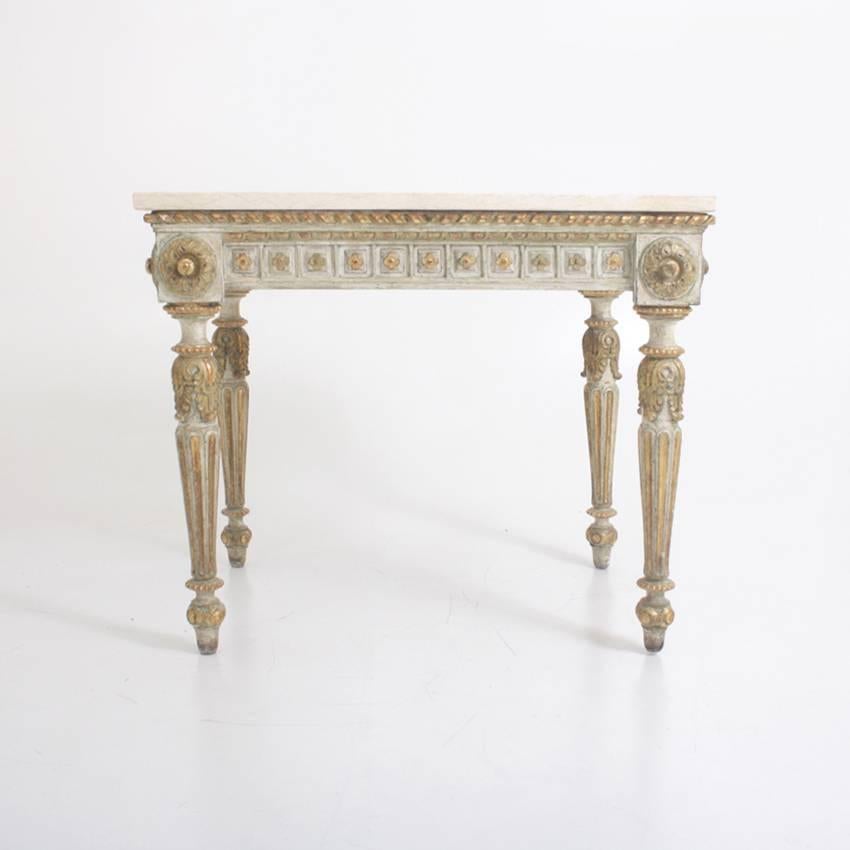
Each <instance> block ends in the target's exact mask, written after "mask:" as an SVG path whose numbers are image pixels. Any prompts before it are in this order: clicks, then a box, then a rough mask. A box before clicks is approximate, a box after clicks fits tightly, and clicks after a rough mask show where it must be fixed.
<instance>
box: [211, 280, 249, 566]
mask: <svg viewBox="0 0 850 850" xmlns="http://www.w3.org/2000/svg"><path fill="white" fill-rule="evenodd" d="M241 297H242V296H232V297H231V296H228V297H226V298H225V299H224V301H223V302H222V307H221V316H220V317H219V318H218V319H216V320H215V324H216V325H217V328H216V331H215V333H214V334H213V343H214V345H215V347H216V352H215V356H216V361H217V362H218V366H219V372H220V374H221V404H220V405H219V425H220V427H221V461H222V469H223V472H224V501H225V505H226V507H225V509H224V510H223V511H222V513H223V514H224V515H225V516H226V517H227V526H226V527H225V529H224V531H222V533H221V542H222V543H224V545H225V546H226V547H227V555H228V557H229V559H230V566H231V567H244V566H245V555H246V552H247V549H248V543H250V541H251V529H250V528H248V526H247V525H245V522H244V517H245V515H246V514H247V513H248V508H246V507H245V458H246V454H247V448H248V396H249V394H248V382H247V381H246V380H245V379H246V378H247V376H248V374H249V372H248V348H249V340H248V334H247V332H246V331H245V328H244V325H245V324H246V322H245V319H243V318H242V317H241V316H240V315H239V301H240V298H241Z"/></svg>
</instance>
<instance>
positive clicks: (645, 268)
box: [637, 236, 705, 304]
mask: <svg viewBox="0 0 850 850" xmlns="http://www.w3.org/2000/svg"><path fill="white" fill-rule="evenodd" d="M647 240H648V241H647ZM640 242H643V249H642V251H641V252H640V259H639V261H638V268H637V272H638V284H639V287H638V303H661V304H665V303H667V304H670V303H679V304H695V303H698V301H699V288H700V281H701V278H702V272H703V269H704V268H705V264H704V261H703V258H702V256H701V249H700V243H699V240H698V239H693V238H691V239H689V240H686V239H685V238H680V237H677V236H662V237H659V238H650V237H644V238H640V239H639V243H640Z"/></svg>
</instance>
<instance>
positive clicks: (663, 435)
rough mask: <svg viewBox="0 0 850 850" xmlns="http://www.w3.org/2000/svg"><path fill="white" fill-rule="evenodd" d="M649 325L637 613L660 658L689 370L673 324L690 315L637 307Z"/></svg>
mask: <svg viewBox="0 0 850 850" xmlns="http://www.w3.org/2000/svg"><path fill="white" fill-rule="evenodd" d="M637 311H638V313H639V314H640V315H641V316H642V317H643V318H644V319H646V320H647V322H648V323H649V342H648V343H647V344H646V345H644V346H643V347H642V348H641V351H642V352H643V355H644V358H643V360H642V361H641V364H640V367H639V368H638V398H639V401H640V407H639V411H638V412H639V413H641V414H642V416H643V420H642V422H641V425H640V431H639V434H638V457H639V460H640V483H641V504H642V507H643V541H644V563H643V576H642V577H641V578H640V579H638V587H640V588H641V589H642V590H644V591H645V592H646V595H645V596H644V597H643V599H641V600H640V602H638V604H637V608H636V609H635V610H636V613H637V617H638V620H639V621H640V624H641V626H642V627H643V641H644V646H646V648H647V649H648V650H649V651H650V652H658V651H659V650H660V649H661V648H662V647H663V646H664V636H665V633H666V631H667V627H668V626H670V625H671V624H672V622H673V618H674V616H675V615H674V613H673V608H672V607H671V605H670V601H669V600H668V599H667V597H666V595H665V594H666V593H667V592H668V591H670V590H672V589H673V588H674V587H675V585H674V583H673V582H672V581H671V580H670V564H669V561H670V537H671V533H672V529H673V508H674V507H675V503H676V485H677V481H678V477H679V458H680V455H681V447H682V432H681V429H680V428H679V424H678V423H679V420H680V419H681V418H682V395H683V392H684V387H685V367H684V366H683V365H682V361H681V360H680V359H679V355H680V354H682V351H683V349H681V348H679V346H678V345H676V340H675V336H674V330H675V324H676V322H678V321H679V320H680V319H683V318H684V317H685V316H687V315H688V313H689V312H690V308H688V307H638V308H637Z"/></svg>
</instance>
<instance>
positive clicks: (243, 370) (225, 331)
mask: <svg viewBox="0 0 850 850" xmlns="http://www.w3.org/2000/svg"><path fill="white" fill-rule="evenodd" d="M213 345H215V360H216V363H217V364H218V369H219V373H220V374H221V375H222V376H223V375H224V374H225V370H226V368H227V366H228V364H229V365H230V372H231V374H232V375H233V377H234V378H245V377H246V376H247V375H249V374H250V372H249V371H248V353H249V346H250V341H249V338H248V334H247V333H246V331H245V329H244V328H241V327H227V326H225V327H218V328H216V331H215V333H214V334H213Z"/></svg>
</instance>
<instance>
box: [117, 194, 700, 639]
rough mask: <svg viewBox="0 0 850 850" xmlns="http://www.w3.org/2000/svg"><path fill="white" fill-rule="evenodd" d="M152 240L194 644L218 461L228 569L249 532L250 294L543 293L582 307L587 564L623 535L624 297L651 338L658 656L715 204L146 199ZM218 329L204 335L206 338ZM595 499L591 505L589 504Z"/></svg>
mask: <svg viewBox="0 0 850 850" xmlns="http://www.w3.org/2000/svg"><path fill="white" fill-rule="evenodd" d="M134 206H135V208H136V209H140V210H146V211H147V214H146V215H145V216H144V219H145V221H146V222H148V223H149V224H150V225H151V227H152V228H153V231H154V247H153V252H152V255H151V257H150V258H149V259H148V260H147V263H146V269H147V271H148V272H149V273H150V274H151V275H152V276H153V280H154V283H155V285H156V289H157V294H158V297H159V300H160V302H162V303H163V304H164V308H165V310H166V312H167V313H168V314H169V315H170V316H172V317H173V318H175V319H177V320H178V322H179V323H180V326H181V329H182V335H181V339H180V341H179V342H178V343H177V344H176V345H175V346H174V351H175V352H176V354H177V359H176V360H175V361H174V365H173V367H172V383H173V389H174V398H175V413H176V417H177V421H178V425H177V431H176V436H177V450H178V459H179V462H180V473H181V479H182V484H183V495H184V503H185V509H186V522H187V527H188V533H189V550H190V564H191V577H190V578H189V580H188V581H187V582H186V585H187V587H188V588H189V589H190V590H192V591H194V593H195V598H194V599H193V600H192V602H191V603H190V605H189V609H188V612H187V618H188V620H189V622H190V623H191V624H192V626H193V627H194V628H195V631H196V635H197V643H198V648H199V649H200V651H201V653H203V654H210V653H213V652H215V651H216V650H217V648H218V637H219V628H220V626H221V623H222V621H223V620H224V615H225V609H224V604H223V603H222V602H221V600H220V599H219V598H218V597H217V596H216V592H217V591H218V590H219V589H220V588H221V587H222V586H223V581H222V580H221V578H219V576H218V570H217V566H216V542H215V532H216V525H217V517H216V512H217V502H218V481H219V473H218V470H219V464H220V465H221V469H222V471H223V478H224V492H225V508H224V510H223V513H224V515H225V516H226V517H227V524H226V526H225V528H224V530H223V531H222V533H221V540H222V542H223V544H224V545H225V547H226V549H227V552H228V556H229V560H230V563H231V566H233V567H243V566H244V564H245V560H246V555H247V549H248V545H249V543H250V541H251V536H252V532H251V530H250V529H249V528H248V526H247V525H246V523H245V522H244V519H245V516H246V515H247V513H248V508H247V507H246V496H245V476H246V460H247V439H248V399H249V390H248V376H249V362H248V361H249V338H248V333H247V331H246V329H245V325H246V320H245V319H244V318H243V317H242V315H241V312H240V304H241V301H242V299H243V298H244V296H245V295H247V294H248V293H249V292H250V291H251V290H254V289H310V288H316V289H357V288H362V289H550V290H557V289H563V290H571V291H577V292H580V293H581V294H582V295H584V296H585V298H586V299H587V302H588V303H589V305H590V317H589V318H588V319H587V321H586V325H587V330H586V331H585V333H584V337H583V339H582V342H581V350H582V360H583V367H584V368H583V371H582V372H581V374H582V376H583V377H584V379H585V385H584V409H585V418H586V421H587V441H588V453H589V459H590V473H591V474H590V502H591V507H590V508H589V509H588V513H589V514H590V516H591V517H592V520H593V521H592V523H591V525H590V527H589V528H588V530H587V540H588V543H589V544H590V547H591V552H592V556H593V563H594V565H595V566H596V567H597V568H599V569H604V568H606V567H608V565H609V563H610V560H611V553H612V549H613V547H614V544H615V543H616V541H617V530H616V528H615V526H614V523H613V522H612V519H613V518H614V517H615V516H616V513H617V512H616V510H615V509H614V496H613V470H614V450H615V439H616V428H617V418H618V407H619V390H618V386H617V382H618V381H619V380H620V379H621V377H622V375H621V368H622V365H621V360H622V358H621V352H620V339H619V336H618V334H617V331H616V325H617V321H616V320H615V319H614V316H613V307H614V304H615V303H616V299H617V298H618V297H619V296H620V295H622V294H623V293H624V292H630V293H631V295H632V299H633V302H634V307H635V310H636V312H637V314H638V315H639V316H640V317H641V318H643V319H644V320H645V321H646V322H647V324H648V326H649V340H648V342H647V343H646V345H644V346H642V347H641V349H640V350H641V353H642V354H643V360H642V361H641V363H640V366H639V368H638V370H637V384H638V397H639V405H640V406H639V411H638V412H639V413H640V415H641V423H640V426H639V432H638V455H639V460H640V485H641V504H642V510H643V537H644V565H643V575H642V576H641V577H640V578H639V579H638V586H639V587H640V588H641V589H642V590H643V591H644V596H643V597H642V598H641V599H640V601H639V602H638V605H637V609H636V613H637V617H638V620H639V622H640V624H641V626H642V628H643V635H644V645H645V646H646V648H647V649H648V650H650V651H652V652H657V651H658V650H660V649H661V648H662V646H663V645H664V638H665V634H666V630H667V628H668V627H669V626H670V624H671V623H672V622H673V617H674V614H673V609H672V607H671V605H670V601H669V600H668V599H667V596H666V594H667V593H668V592H669V591H670V590H672V589H673V588H674V586H675V585H674V583H673V581H672V580H671V579H670V571H669V558H670V541H671V534H672V526H673V510H674V506H675V501H676V488H677V483H678V473H679V460H680V454H681V445H682V432H681V428H680V426H679V422H680V420H681V419H682V417H683V397H684V385H685V370H684V366H683V364H682V361H681V359H680V355H681V354H682V353H683V351H684V349H682V348H680V347H679V346H678V344H677V343H676V340H675V337H674V328H675V325H676V324H677V323H678V322H679V321H681V320H682V319H684V318H685V317H686V316H687V315H688V314H689V313H690V312H691V307H693V306H694V305H697V304H699V301H700V292H701V288H702V282H703V278H704V276H705V274H706V272H707V270H708V264H707V263H706V261H705V259H704V257H703V247H702V240H703V233H704V231H705V230H706V228H707V227H708V226H709V225H711V224H713V223H714V217H713V215H712V212H713V210H714V199H713V198H711V197H693V196H607V197H588V196H556V195H435V194H424V195H370V194H361V195H353V194H349V195H321V194H313V195H310V194H307V195H293V194H262V193H261V194H181V193H177V194H167V193H161V194H138V195H135V196H134ZM211 319H212V320H213V321H214V324H215V325H216V330H215V333H214V334H213V337H212V340H211V341H210V340H209V339H208V337H207V333H208V330H207V326H208V322H209V321H210V320H211ZM585 504H586V503H585Z"/></svg>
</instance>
